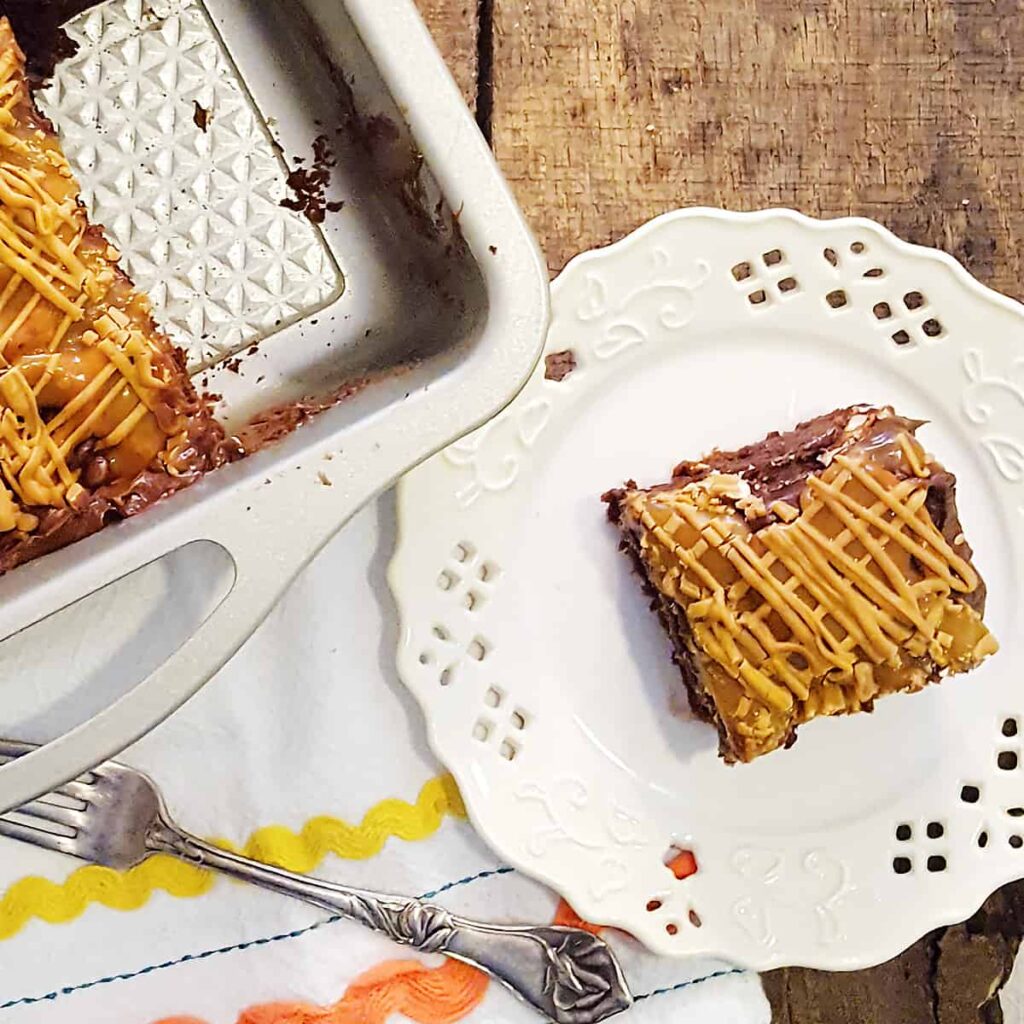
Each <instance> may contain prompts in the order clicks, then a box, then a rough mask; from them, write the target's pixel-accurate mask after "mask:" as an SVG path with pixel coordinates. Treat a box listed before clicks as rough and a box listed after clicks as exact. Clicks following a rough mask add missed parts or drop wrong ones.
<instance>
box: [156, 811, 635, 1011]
mask: <svg viewBox="0 0 1024 1024" xmlns="http://www.w3.org/2000/svg"><path fill="white" fill-rule="evenodd" d="M146 845H147V846H148V847H149V848H150V849H152V850H154V851H161V852H164V853H170V854H173V855H174V856H176V857H180V858H182V859H183V860H187V861H189V862H190V863H192V864H195V865H196V866H198V867H205V868H210V869H212V870H214V871H219V872H221V873H223V874H227V875H231V876H233V877H234V878H237V879H239V880H241V881H245V882H250V883H253V884H255V885H259V886H261V887H263V888H265V889H272V890H274V891H275V892H279V893H282V894H283V895H286V896H292V897H295V898H296V899H300V900H304V901H305V902H306V903H311V904H313V905H315V906H318V907H321V908H323V909H324V910H327V911H329V912H330V913H333V914H337V915H339V916H341V917H345V918H348V919H350V920H353V921H358V922H359V923H360V924H363V925H365V926H366V927H367V928H372V929H373V930H374V931H378V932H381V933H383V934H384V935H387V936H388V937H389V938H390V939H393V940H394V941H395V942H399V943H401V944H403V945H406V946H411V947H413V948H414V949H418V950H420V951H422V952H424V953H445V954H447V955H448V956H451V957H455V958H456V959H459V960H464V961H465V962H466V963H469V964H473V965H474V966H476V967H479V968H480V969H481V970H484V971H486V972H487V973H488V974H490V975H492V976H493V977H494V978H496V979H497V980H498V981H500V982H501V983H502V984H504V985H505V986H506V987H508V988H509V989H511V990H512V992H514V993H515V994H516V995H517V996H519V997H520V998H521V999H523V1000H524V1001H526V1002H527V1003H530V1004H531V1005H532V1006H533V1007H535V1008H536V1009H537V1010H539V1011H540V1012H541V1013H543V1014H545V1015H546V1016H548V1017H550V1018H551V1019H552V1020H554V1021H557V1022H559V1024H563V1022H564V1024H593V1022H596V1021H601V1020H604V1019H605V1018H606V1017H610V1016H611V1015H612V1014H615V1013H619V1012H621V1011H622V1010H625V1009H627V1008H628V1007H629V1006H631V1005H632V1003H633V997H632V995H631V994H630V992H629V988H628V986H627V985H626V981H625V978H624V977H623V975H622V971H621V969H620V968H619V965H618V963H617V961H616V959H615V956H614V954H613V953H612V951H611V949H610V948H609V946H608V945H607V943H605V942H604V941H603V940H602V939H600V938H598V937H597V936H596V935H591V934H590V933H589V932H586V931H583V930H582V929H579V928H562V927H557V926H548V927H543V926H542V927H529V926H525V925H489V924H482V923H480V922H477V921H471V920H468V919H467V918H463V917H457V916H455V915H454V914H451V913H449V911H447V910H445V909H444V908H442V907H437V906H433V905H432V904H429V903H424V902H422V901H420V900H417V899H407V898H403V897H397V896H389V895H385V894H382V893H374V892H370V891H369V890H366V889H354V888H349V887H347V886H343V885H336V884H334V883H332V882H323V881H319V880H317V879H313V878H306V877H305V876H303V875H295V874H292V873H291V872H289V871H283V870H281V869H279V868H274V867H269V866H268V865H265V864H260V863H258V862H257V861H252V860H249V859H248V858H246V857H240V856H238V855H237V854H234V853H230V852H229V851H227V850H222V849H219V848H218V847H216V846H211V845H210V844H209V843H206V842H204V841H203V840H201V839H197V838H195V837H194V836H191V835H189V834H188V833H187V832H184V831H182V830H181V829H179V828H178V827H177V826H175V825H172V824H171V823H170V822H167V821H162V822H161V823H160V824H159V825H158V826H157V827H155V828H154V829H152V830H151V831H150V833H149V835H148V836H147V840H146Z"/></svg>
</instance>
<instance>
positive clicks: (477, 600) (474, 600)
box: [462, 590, 484, 612]
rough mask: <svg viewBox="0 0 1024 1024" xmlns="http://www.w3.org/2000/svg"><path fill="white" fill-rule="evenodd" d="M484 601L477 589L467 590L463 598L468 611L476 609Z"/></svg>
mask: <svg viewBox="0 0 1024 1024" xmlns="http://www.w3.org/2000/svg"><path fill="white" fill-rule="evenodd" d="M483 603H484V599H483V598H482V597H481V596H480V595H479V594H478V593H477V592H476V591H475V590H467V591H466V596H465V597H464V598H463V599H462V604H463V607H464V608H465V609H466V611H467V612H472V611H476V610H477V608H479V607H480V606H481V605H482V604H483Z"/></svg>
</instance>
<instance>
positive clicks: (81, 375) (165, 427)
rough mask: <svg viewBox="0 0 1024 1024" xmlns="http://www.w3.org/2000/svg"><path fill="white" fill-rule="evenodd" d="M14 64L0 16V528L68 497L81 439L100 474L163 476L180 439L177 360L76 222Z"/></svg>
mask: <svg viewBox="0 0 1024 1024" xmlns="http://www.w3.org/2000/svg"><path fill="white" fill-rule="evenodd" d="M24 69H25V58H24V55H23V54H22V52H21V50H20V49H19V47H18V45H17V43H16V41H15V40H14V37H13V33H12V31H11V28H10V25H9V24H8V22H7V21H6V20H5V19H0V532H8V531H11V530H15V529H17V530H19V531H23V532H30V531H32V530H33V529H34V528H35V527H36V525H37V523H38V520H37V517H36V516H35V515H33V514H31V513H30V512H28V511H26V508H27V507H33V506H35V507H40V506H43V507H51V508H67V507H73V506H74V503H75V502H76V500H77V499H78V498H79V497H80V496H81V495H82V494H83V492H84V490H85V488H84V487H83V486H82V483H81V482H80V477H81V475H82V472H83V470H82V467H81V465H78V464H76V463H78V462H79V461H80V460H77V459H76V458H75V452H76V449H77V448H78V446H79V445H81V444H82V443H83V442H85V441H89V442H90V444H91V445H92V447H93V449H94V450H95V451H96V452H98V453H103V458H104V463H103V465H104V467H105V470H104V472H106V470H107V469H109V479H111V480H113V479H129V478H131V477H133V476H135V475H136V474H138V473H139V472H141V471H142V470H143V469H145V468H146V467H147V466H148V465H150V464H151V463H153V462H154V460H157V461H158V462H159V463H160V468H161V469H162V470H164V471H166V472H169V473H172V474H174V473H175V472H176V471H177V468H176V463H177V456H178V454H179V453H181V452H182V451H183V450H184V449H185V448H186V447H187V445H188V436H187V434H188V432H187V423H186V420H185V417H184V416H183V415H182V414H181V412H180V411H179V407H180V406H181V405H182V403H183V400H185V399H186V389H187V387H188V386H187V384H182V383H181V381H182V379H183V372H182V370H181V368H180V366H179V365H178V363H177V361H176V359H175V357H174V354H173V350H172V349H171V347H170V344H169V343H168V342H167V341H166V339H164V338H162V337H161V336H159V335H158V333H157V332H156V329H155V327H154V326H153V324H152V320H151V318H150V312H149V307H148V304H147V303H146V301H145V299H144V298H143V297H142V296H140V295H139V294H138V293H136V292H135V291H134V290H133V289H132V288H131V287H130V284H129V283H128V281H127V278H125V277H124V276H123V275H121V274H120V273H119V271H118V269H117V260H118V259H119V258H120V254H119V253H118V252H117V251H116V249H114V248H113V246H111V245H109V243H107V242H106V240H105V239H104V237H103V235H102V232H101V231H99V230H98V229H96V228H93V227H90V225H89V223H88V220H87V218H86V216H85V212H84V210H83V209H82V207H81V205H80V204H79V202H78V186H77V183H76V181H75V178H74V175H73V173H72V171H71V168H70V166H69V165H68V163H67V160H66V159H65V157H64V155H63V153H62V152H61V150H60V147H59V145H58V144H57V142H56V139H55V138H54V136H53V132H52V130H51V129H50V127H49V125H48V124H47V123H46V122H45V121H44V120H43V119H42V118H40V117H39V115H38V114H37V113H36V110H35V107H34V104H33V102H32V99H31V96H30V94H29V91H28V86H27V83H26V79H25V70H24ZM101 482H108V481H107V480H103V481H101Z"/></svg>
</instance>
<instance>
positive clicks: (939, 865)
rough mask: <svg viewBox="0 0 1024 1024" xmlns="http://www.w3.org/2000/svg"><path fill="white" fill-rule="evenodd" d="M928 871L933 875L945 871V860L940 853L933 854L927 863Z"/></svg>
mask: <svg viewBox="0 0 1024 1024" xmlns="http://www.w3.org/2000/svg"><path fill="white" fill-rule="evenodd" d="M927 866H928V870H929V871H931V872H932V873H933V874H934V873H935V872H937V871H945V870H946V858H945V857H943V856H942V854H941V853H933V854H932V855H931V856H930V857H929V858H928V862H927Z"/></svg>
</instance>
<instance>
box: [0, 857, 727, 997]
mask: <svg viewBox="0 0 1024 1024" xmlns="http://www.w3.org/2000/svg"><path fill="white" fill-rule="evenodd" d="M513 870H514V869H513V868H510V867H500V868H491V869H489V870H487V871H480V872H478V873H477V874H475V875H467V876H466V877H465V878H459V879H456V880H455V881H453V882H445V884H444V885H442V886H440V887H439V888H437V889H431V890H430V891H429V892H425V893H423V894H422V895H421V896H420V899H421V900H432V899H434V898H435V897H436V896H440V895H441V893H444V892H448V891H449V890H450V889H457V888H458V887H459V886H461V885H471V884H472V883H473V882H479V881H481V880H482V879H484V878H493V877H495V876H496V875H508V874H512V873H513ZM342 920H344V918H343V917H341V916H340V915H338V914H335V915H333V916H331V917H328V918H325V919H324V920H323V921H317V922H316V923H315V924H311V925H307V926H306V927H305V928H297V929H295V931H291V932H281V933H280V934H278V935H267V936H265V937H264V938H262V939H250V940H249V941H248V942H239V943H237V944H236V945H233V946H220V947H219V948H217V949H205V950H203V951H202V952H201V953H186V954H185V955H184V956H180V957H178V958H177V959H175V960H165V961H164V962H163V963H161V964H150V965H149V966H148V967H142V968H140V969H139V970H137V971H128V972H126V973H124V974H111V975H109V976H108V977H105V978H97V979H96V980H95V981H86V982H83V983H82V984H80V985H68V986H66V987H65V988H60V989H56V990H54V991H53V992H47V993H46V995H43V996H22V997H21V998H20V999H11V1000H9V1001H8V1002H6V1003H0V1010H10V1009H13V1008H14V1007H15V1006H31V1005H33V1004H35V1003H46V1002H53V1001H54V1000H56V999H59V998H60V997H61V996H68V995H73V994H74V993H75V992H84V991H85V990H86V989H90V988H97V987H98V986H99V985H109V984H111V982H115V981H131V980H132V978H140V977H142V976H143V975H144V974H152V973H154V972H155V971H163V970H166V969H167V968H168V967H177V966H179V965H181V964H187V963H192V962H193V961H199V960H208V959H209V958H210V957H211V956H220V955H221V954H223V953H238V952H241V951H242V950H244V949H253V948H255V947H257V946H269V945H270V944H271V943H274V942H283V941H284V940H285V939H297V938H299V936H301V935H308V934H309V933H310V932H315V931H316V930H317V929H318V928H323V927H324V925H328V924H334V923H335V922H337V921H342ZM745 973H746V972H745V971H742V970H740V969H739V968H738V967H732V968H729V969H727V970H721V971H714V972H712V973H711V974H706V975H704V977H702V978H691V979H690V980H689V981H681V982H679V984H677V985H671V986H669V987H668V988H656V989H654V991H652V992H644V993H642V994H641V995H638V996H636V997H635V999H636V1002H640V1000H641V999H651V998H652V997H654V996H663V995H666V994H667V993H669V992H678V991H679V990H680V989H684V988H690V986H692V985H700V984H702V983H703V982H705V981H713V980H714V979H715V978H725V977H728V976H729V975H732V974H745Z"/></svg>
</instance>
